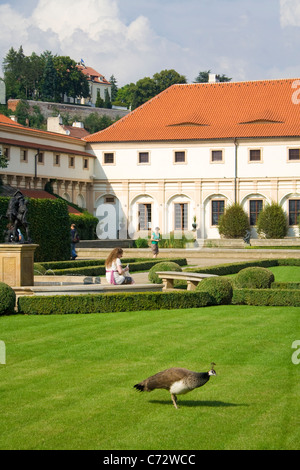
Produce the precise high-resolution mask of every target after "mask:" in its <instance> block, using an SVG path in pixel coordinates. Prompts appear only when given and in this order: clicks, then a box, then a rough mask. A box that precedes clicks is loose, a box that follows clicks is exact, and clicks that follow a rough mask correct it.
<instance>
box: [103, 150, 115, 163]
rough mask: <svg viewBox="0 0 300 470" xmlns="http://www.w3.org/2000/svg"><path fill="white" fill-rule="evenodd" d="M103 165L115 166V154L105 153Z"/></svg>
mask: <svg viewBox="0 0 300 470" xmlns="http://www.w3.org/2000/svg"><path fill="white" fill-rule="evenodd" d="M103 163H104V165H113V164H114V163H115V154H114V153H104V154H103Z"/></svg>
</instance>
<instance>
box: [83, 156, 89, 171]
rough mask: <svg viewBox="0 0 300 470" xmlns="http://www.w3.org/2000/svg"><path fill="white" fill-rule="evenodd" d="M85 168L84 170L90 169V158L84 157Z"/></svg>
mask: <svg viewBox="0 0 300 470" xmlns="http://www.w3.org/2000/svg"><path fill="white" fill-rule="evenodd" d="M83 169H84V170H88V169H89V159H88V158H84V159H83Z"/></svg>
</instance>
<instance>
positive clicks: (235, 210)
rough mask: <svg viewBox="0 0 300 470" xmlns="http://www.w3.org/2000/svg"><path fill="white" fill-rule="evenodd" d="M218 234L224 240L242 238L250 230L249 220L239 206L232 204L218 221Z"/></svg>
mask: <svg viewBox="0 0 300 470" xmlns="http://www.w3.org/2000/svg"><path fill="white" fill-rule="evenodd" d="M218 228H219V233H220V235H224V237H226V238H243V237H244V236H245V235H246V232H247V230H249V229H250V225H249V219H248V216H247V214H246V212H245V211H244V209H243V208H242V206H241V205H240V204H233V205H232V206H230V207H228V209H226V210H225V212H224V214H223V215H222V216H221V217H220V219H219V226H218Z"/></svg>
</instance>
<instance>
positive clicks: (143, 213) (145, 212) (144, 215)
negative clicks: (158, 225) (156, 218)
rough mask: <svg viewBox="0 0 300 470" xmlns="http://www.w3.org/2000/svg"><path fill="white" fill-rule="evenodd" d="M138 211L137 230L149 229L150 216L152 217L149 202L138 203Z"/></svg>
mask: <svg viewBox="0 0 300 470" xmlns="http://www.w3.org/2000/svg"><path fill="white" fill-rule="evenodd" d="M138 212H139V213H138V216H139V225H138V230H150V229H151V218H152V206H151V204H139V205H138Z"/></svg>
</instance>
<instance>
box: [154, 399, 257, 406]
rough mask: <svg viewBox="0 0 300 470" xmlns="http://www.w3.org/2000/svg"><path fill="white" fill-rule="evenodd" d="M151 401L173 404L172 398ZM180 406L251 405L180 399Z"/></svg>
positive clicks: (178, 403)
mask: <svg viewBox="0 0 300 470" xmlns="http://www.w3.org/2000/svg"><path fill="white" fill-rule="evenodd" d="M149 402H150V403H156V404H158V405H170V404H171V405H173V404H172V400H149ZM177 405H178V407H184V406H186V407H197V406H203V407H204V406H207V407H211V408H219V407H229V406H249V405H248V404H246V403H227V402H224V401H200V400H182V401H181V400H180V399H179V400H178V402H177Z"/></svg>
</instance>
